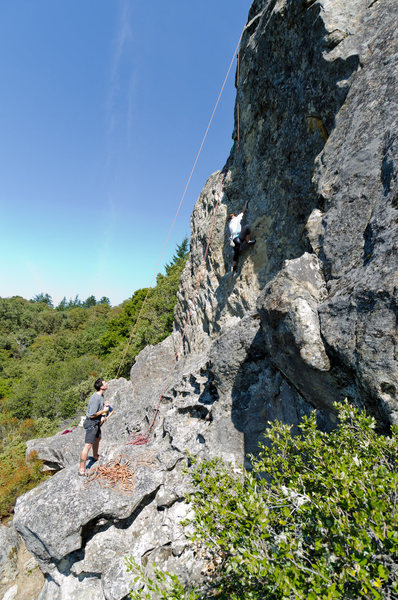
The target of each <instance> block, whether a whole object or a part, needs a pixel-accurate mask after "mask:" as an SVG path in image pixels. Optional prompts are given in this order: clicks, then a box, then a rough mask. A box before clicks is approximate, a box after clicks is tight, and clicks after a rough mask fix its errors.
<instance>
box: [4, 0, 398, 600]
mask: <svg viewBox="0 0 398 600" xmlns="http://www.w3.org/2000/svg"><path fill="white" fill-rule="evenodd" d="M395 12H396V2H395V0H383V2H381V1H371V0H366V1H363V0H351V1H350V2H346V1H345V2H343V1H339V0H333V1H332V0H318V1H315V2H314V1H313V0H300V1H298V0H278V1H276V0H255V2H254V3H253V5H252V8H251V10H250V14H249V18H248V23H247V26H246V29H245V31H244V34H243V38H242V44H241V49H240V52H239V80H237V104H236V109H235V123H236V125H235V129H234V132H233V138H234V147H233V149H232V151H231V154H230V156H229V158H228V160H227V162H226V166H225V168H224V170H223V172H221V171H219V172H216V173H214V174H213V175H211V176H210V178H209V180H208V181H207V183H206V185H205V186H204V188H203V191H202V194H201V195H200V197H199V199H198V201H197V203H196V205H195V207H194V210H193V213H192V219H191V230H192V236H191V253H190V258H189V260H188V262H187V266H186V268H185V270H184V273H183V275H182V279H181V285H180V288H179V292H178V303H177V307H176V311H175V327H174V333H173V335H172V336H170V337H169V338H168V339H167V340H165V341H164V342H162V344H160V345H158V346H156V347H148V348H146V349H145V350H144V351H143V352H142V353H141V354H140V355H139V357H138V358H137V361H136V364H135V365H134V367H133V368H132V371H131V381H125V380H123V379H120V380H118V381H114V382H111V385H110V387H109V390H108V392H107V394H108V397H109V399H110V401H111V404H112V406H113V407H114V409H115V410H114V415H113V416H112V418H111V419H110V420H109V421H108V423H107V424H106V425H105V426H104V430H103V441H102V445H101V453H102V454H103V455H104V459H103V460H104V462H106V460H108V459H110V458H114V457H115V456H116V455H117V454H126V455H128V456H129V457H130V459H131V460H132V461H134V460H135V459H136V458H137V457H138V456H139V455H140V454H142V453H143V452H145V453H149V454H150V456H151V457H152V459H153V463H151V464H147V465H143V466H141V467H139V468H138V470H137V474H136V485H135V488H134V493H132V494H131V495H121V494H118V493H117V492H115V491H112V490H109V489H106V488H103V487H101V486H100V485H99V483H93V484H92V485H91V486H90V487H88V488H86V487H85V486H84V481H82V478H79V477H78V474H77V472H78V456H79V452H80V449H81V446H82V444H83V437H84V433H83V431H82V430H80V429H76V430H74V431H73V432H72V433H70V434H67V435H65V436H55V437H54V438H52V439H50V440H45V441H43V440H36V441H32V442H31V444H30V446H29V447H30V449H36V450H37V451H38V453H39V455H40V456H42V458H43V459H44V460H45V461H46V463H47V464H48V466H49V467H50V468H53V469H57V470H59V472H58V473H56V474H55V475H54V476H53V477H52V478H51V479H50V480H49V481H47V482H46V483H44V484H42V485H41V486H39V487H38V488H36V489H35V490H32V491H31V492H28V494H25V495H24V496H23V497H21V498H20V499H19V500H18V503H17V506H16V510H15V518H14V524H15V526H16V528H17V530H18V531H19V532H20V533H21V535H22V536H23V537H24V540H25V542H26V545H27V547H28V549H29V550H30V551H32V552H33V553H34V554H35V556H36V557H37V559H38V561H39V563H40V566H41V568H42V570H43V572H44V573H46V584H45V586H44V588H43V591H42V593H41V595H40V600H67V599H68V600H69V599H70V598H74V599H75V598H77V599H81V600H90V599H91V598H93V599H94V598H95V600H102V599H106V600H109V599H112V600H122V599H125V598H127V594H128V591H129V589H130V588H131V586H132V579H131V576H130V575H129V574H127V573H126V570H125V564H124V557H125V556H128V555H130V554H133V556H134V557H135V558H136V559H137V560H142V561H143V564H144V565H145V566H146V568H148V569H150V565H151V563H152V562H156V563H157V564H158V565H163V566H164V567H166V568H169V569H170V570H172V571H174V572H178V573H179V574H180V575H181V576H182V577H183V578H185V579H186V580H188V579H189V580H191V581H192V582H193V583H195V582H196V581H199V580H200V572H201V568H202V563H201V559H199V558H198V557H197V556H196V555H195V550H194V548H193V547H192V546H191V545H190V544H189V543H188V542H187V540H186V538H185V535H184V531H183V528H182V526H181V524H180V521H181V520H182V519H183V518H184V517H185V516H186V514H187V512H189V507H188V506H186V505H185V504H184V503H183V497H184V494H185V492H186V491H187V490H188V488H189V483H188V478H187V476H186V474H185V473H184V466H185V465H186V464H187V459H186V457H187V453H188V452H189V453H191V454H193V455H194V456H202V457H203V458H210V457H214V456H220V457H222V458H224V459H225V460H228V461H229V462H230V463H231V468H234V465H241V464H243V463H245V456H246V454H247V453H255V452H256V449H257V445H258V442H259V441H260V440H261V439H262V437H263V435H264V432H265V431H266V428H267V423H268V422H269V421H272V420H275V419H279V420H282V421H283V422H285V423H289V424H292V425H293V426H295V425H296V424H297V423H298V422H299V421H300V419H301V418H302V416H303V415H305V414H309V413H310V412H311V411H312V410H314V409H318V423H319V426H320V427H321V428H323V429H325V430H328V429H330V428H331V427H333V424H334V419H335V417H334V408H333V402H334V401H341V400H342V399H343V398H344V397H348V398H349V399H350V401H351V402H354V403H356V404H358V405H359V406H365V407H366V408H367V409H368V410H369V411H370V412H371V413H372V414H374V415H375V416H376V418H377V420H378V423H379V427H380V429H381V430H387V429H388V427H389V425H390V424H391V423H396V422H398V412H397V411H398V406H397V397H396V390H397V385H398V377H397V373H398V370H397V350H396V349H397V289H398V285H397V283H398V282H397V273H398V271H397V266H396V265H397V238H398V234H397V229H398V185H397V171H398V169H397V152H398V142H397V133H396V132H397V130H398V128H397V114H398V111H397V93H396V90H397V89H398V85H397V84H398V82H397V78H398V70H397V62H398V61H397V58H398V54H397V53H398V50H397V36H398V34H397V28H396V23H395V21H396V20H395ZM238 106H239V130H238V125H237V124H238V118H237V117H238V114H237V112H238ZM217 200H219V206H218V210H217V214H216V217H215V220H214V228H213V231H212V237H211V241H210V247H209V254H208V257H207V260H206V264H205V265H202V258H203V254H204V250H205V248H206V244H207V241H208V238H209V234H210V230H211V224H212V219H213V215H214V209H215V206H216V203H217ZM247 200H248V201H249V208H248V211H247V213H246V215H245V222H249V223H250V224H251V226H252V231H253V233H252V237H254V238H256V239H257V243H256V244H255V246H253V247H251V248H249V249H246V250H244V252H242V254H241V256H240V260H239V265H238V271H237V273H236V274H234V273H232V271H231V267H232V249H231V247H230V246H229V240H228V233H227V226H226V218H227V215H228V214H229V213H230V212H239V211H240V210H241V209H242V208H243V205H244V203H245V202H246V201H247ZM196 290H197V291H196ZM194 300H195V302H194ZM188 314H190V320H189V323H188V324H187V327H186V328H185V325H186V319H187V315H188ZM183 331H185V337H184V340H183V341H181V333H182V332H183ZM162 393H163V398H162V401H161V402H160V405H159V411H158V413H156V407H157V405H158V401H159V398H160V395H161V394H162ZM155 416H156V419H155V421H154V424H153V427H152V429H151V431H150V443H149V444H148V445H147V446H141V447H140V446H132V445H129V444H128V442H129V441H131V439H132V438H133V436H134V435H135V434H136V433H137V432H141V433H145V432H146V431H147V429H148V427H149V426H150V425H151V424H152V421H153V418H154V417H155Z"/></svg>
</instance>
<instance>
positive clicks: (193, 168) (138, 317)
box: [116, 27, 246, 379]
mask: <svg viewBox="0 0 398 600" xmlns="http://www.w3.org/2000/svg"><path fill="white" fill-rule="evenodd" d="M245 29H246V27H245V28H244V29H243V30H242V33H241V34H240V36H239V41H238V43H237V46H236V48H235V51H234V54H233V57H232V60H231V62H230V64H229V67H228V70H227V74H226V76H225V78H224V81H223V84H222V86H221V90H220V93H219V94H218V98H217V101H216V103H215V106H214V108H213V112H212V114H211V117H210V120H209V123H208V125H207V127H206V131H205V133H204V136H203V139H202V143H201V144H200V147H199V150H198V153H197V155H196V158H195V161H194V164H193V167H192V169H191V172H190V174H189V177H188V181H187V183H186V186H185V189H184V192H183V194H182V196H181V199H180V203H179V205H178V208H177V211H176V214H175V216H174V219H173V222H172V224H171V227H170V230H169V233H168V235H167V238H166V241H165V243H164V246H163V249H162V252H161V255H160V258H159V261H158V264H157V265H156V268H155V271H154V273H153V276H152V279H151V283H150V284H149V287H148V290H147V293H146V295H145V298H144V301H143V303H142V305H141V308H140V311H139V313H138V316H137V319H136V321H135V324H134V326H133V329H132V331H131V334H130V337H129V339H128V342H127V345H126V348H125V350H124V352H123V356H122V359H121V361H120V365H119V368H118V370H117V373H116V379H117V378H118V377H119V373H120V370H121V368H122V366H123V364H124V360H125V358H126V354H127V352H128V349H129V347H130V344H131V342H132V340H133V337H134V334H135V332H136V329H137V326H138V323H139V322H140V319H141V315H142V313H143V310H144V306H145V304H146V301H147V299H148V296H149V292H150V291H151V289H152V285H153V282H154V280H155V277H156V275H157V273H158V270H159V266H160V263H161V260H162V258H163V255H164V252H165V249H166V246H167V244H168V242H169V239H170V236H171V233H172V231H173V229H174V225H175V223H176V220H177V216H178V214H179V212H180V210H181V206H182V203H183V201H184V199H185V195H186V193H187V191H188V187H189V184H190V182H191V179H192V175H193V173H194V171H195V168H196V165H197V163H198V160H199V157H200V154H201V152H202V149H203V146H204V144H205V141H206V138H207V134H208V132H209V129H210V126H211V124H212V122H213V118H214V115H215V113H216V110H217V107H218V105H219V103H220V100H221V96H222V93H223V91H224V88H225V85H226V83H227V80H228V77H229V74H230V72H231V69H232V65H233V63H234V60H235V56H236V55H237V52H238V49H239V46H240V42H241V39H242V36H243V32H244V31H245ZM238 65H239V54H238ZM238 68H239V67H238ZM238 107H239V105H238ZM238 122H239V117H238ZM238 136H239V125H238ZM238 144H239V141H238Z"/></svg>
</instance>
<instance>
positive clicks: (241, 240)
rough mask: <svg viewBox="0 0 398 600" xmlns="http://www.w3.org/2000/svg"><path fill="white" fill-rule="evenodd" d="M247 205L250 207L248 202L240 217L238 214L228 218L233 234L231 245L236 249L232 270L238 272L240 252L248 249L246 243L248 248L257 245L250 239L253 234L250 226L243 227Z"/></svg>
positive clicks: (230, 230)
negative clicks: (242, 222)
mask: <svg viewBox="0 0 398 600" xmlns="http://www.w3.org/2000/svg"><path fill="white" fill-rule="evenodd" d="M247 205H248V202H246V203H245V205H244V207H243V210H242V212H241V213H239V214H238V215H237V214H236V213H231V214H230V215H229V217H228V221H229V224H228V227H229V232H230V234H231V236H230V244H231V246H232V247H233V248H234V258H233V262H232V270H233V271H236V269H237V266H238V258H239V252H240V251H241V250H243V249H244V248H245V247H246V246H245V243H246V245H247V246H252V245H253V244H255V243H256V240H251V239H250V234H251V230H250V227H249V226H248V225H244V226H243V227H242V225H241V221H242V218H243V215H244V214H245V212H246V210H247Z"/></svg>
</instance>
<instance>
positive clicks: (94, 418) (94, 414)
mask: <svg viewBox="0 0 398 600" xmlns="http://www.w3.org/2000/svg"><path fill="white" fill-rule="evenodd" d="M94 388H95V389H96V392H94V394H93V395H92V396H91V398H90V400H89V403H88V407H87V413H86V420H85V421H84V429H85V430H86V437H85V440H84V441H85V444H84V446H83V450H82V453H81V455H80V468H79V475H85V474H86V460H87V457H88V453H89V451H90V448H91V446H92V447H93V458H94V460H95V461H97V460H98V459H99V454H98V449H99V443H100V440H101V425H102V423H103V422H104V421H105V420H106V415H107V414H108V413H109V409H110V407H109V406H104V393H105V391H106V390H107V389H108V384H107V383H106V381H105V379H102V377H99V378H98V379H97V380H96V381H95V383H94Z"/></svg>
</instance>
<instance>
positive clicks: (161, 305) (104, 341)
mask: <svg viewBox="0 0 398 600" xmlns="http://www.w3.org/2000/svg"><path fill="white" fill-rule="evenodd" d="M187 248H188V240H187V239H185V240H184V241H183V242H182V244H180V245H178V247H177V250H176V253H175V255H174V256H173V259H172V262H171V263H170V264H168V265H166V275H161V274H159V275H158V276H157V280H156V287H154V288H153V289H150V290H149V291H148V289H145V288H144V289H141V290H138V291H136V292H135V293H134V295H133V297H132V298H131V299H130V300H128V301H126V302H125V303H124V304H123V306H122V310H121V311H120V313H119V314H118V315H117V316H116V317H115V318H114V319H111V320H110V322H109V324H108V328H107V332H106V334H105V335H104V336H103V337H102V338H101V340H100V343H101V347H102V352H103V355H104V356H108V357H109V361H108V371H107V375H108V376H109V377H112V376H114V375H115V374H116V372H117V369H118V367H119V364H120V359H121V356H122V355H123V352H124V351H125V348H126V344H127V341H128V339H129V337H130V335H131V334H132V333H133V337H132V340H131V343H130V345H129V347H128V350H127V354H126V358H125V360H124V364H123V368H122V370H121V372H120V375H121V376H123V377H128V374H129V372H130V369H131V366H132V365H133V364H134V359H135V357H136V356H137V354H138V353H139V352H141V350H142V349H143V348H145V346H147V345H148V344H152V345H155V344H158V343H159V342H161V341H162V340H164V339H165V338H166V337H167V336H168V335H169V334H170V333H171V332H172V329H173V319H174V306H175V303H176V300H177V290H178V286H179V283H180V278H181V273H182V270H183V268H184V266H185V263H186V259H187V256H188V253H187ZM145 298H146V301H145ZM144 301H145V305H144V307H143V304H144ZM141 309H142V310H141ZM139 316H140V318H139V321H138V322H137V324H136V321H137V319H138V317H139ZM135 324H136V325H135Z"/></svg>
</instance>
